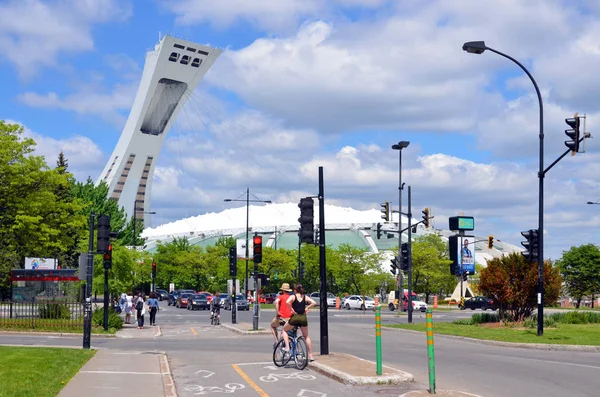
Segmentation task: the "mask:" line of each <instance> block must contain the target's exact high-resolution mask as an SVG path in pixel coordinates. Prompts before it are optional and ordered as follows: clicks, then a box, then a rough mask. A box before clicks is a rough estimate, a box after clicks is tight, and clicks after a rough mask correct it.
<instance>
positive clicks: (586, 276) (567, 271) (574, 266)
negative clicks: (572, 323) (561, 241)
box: [556, 244, 600, 308]
mask: <svg viewBox="0 0 600 397" xmlns="http://www.w3.org/2000/svg"><path fill="white" fill-rule="evenodd" d="M556 265H557V266H558V267H559V269H560V273H561V275H562V277H563V280H564V282H565V289H566V290H567V293H568V294H569V295H570V296H572V297H573V298H575V300H576V301H577V304H576V307H577V308H579V305H580V304H581V298H583V297H584V296H588V295H594V294H598V293H600V248H599V247H598V246H597V245H594V244H584V245H580V246H579V247H571V249H569V250H568V251H563V255H562V257H561V258H560V259H559V260H558V261H556Z"/></svg>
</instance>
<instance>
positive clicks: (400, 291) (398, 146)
mask: <svg viewBox="0 0 600 397" xmlns="http://www.w3.org/2000/svg"><path fill="white" fill-rule="evenodd" d="M408 145H410V142H409V141H400V142H398V143H396V144H393V145H392V149H394V150H397V151H398V264H400V263H402V189H403V186H402V149H405V148H407V147H408ZM398 275H399V276H400V281H401V282H400V286H399V288H398V287H397V288H396V299H398V307H399V308H400V310H401V308H402V297H403V296H404V283H403V282H402V270H401V269H400V268H398ZM396 285H398V284H396Z"/></svg>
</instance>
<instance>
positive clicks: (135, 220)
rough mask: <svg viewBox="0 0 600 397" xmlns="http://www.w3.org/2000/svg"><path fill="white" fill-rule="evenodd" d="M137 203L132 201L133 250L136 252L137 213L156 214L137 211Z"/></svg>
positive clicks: (141, 210)
mask: <svg viewBox="0 0 600 397" xmlns="http://www.w3.org/2000/svg"><path fill="white" fill-rule="evenodd" d="M137 204H138V201H137V199H136V200H134V202H133V244H132V245H133V250H134V251H135V250H136V247H137V234H136V225H137V220H138V219H137V214H138V212H141V213H142V214H150V215H155V214H156V212H155V211H144V210H143V209H139V208H138V207H137Z"/></svg>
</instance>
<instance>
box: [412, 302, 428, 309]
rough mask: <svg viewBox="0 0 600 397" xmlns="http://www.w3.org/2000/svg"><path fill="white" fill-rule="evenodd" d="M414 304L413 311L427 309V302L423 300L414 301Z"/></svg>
mask: <svg viewBox="0 0 600 397" xmlns="http://www.w3.org/2000/svg"><path fill="white" fill-rule="evenodd" d="M412 304H413V311H416V310H419V311H421V312H426V311H427V303H425V302H423V301H415V300H413V301H412Z"/></svg>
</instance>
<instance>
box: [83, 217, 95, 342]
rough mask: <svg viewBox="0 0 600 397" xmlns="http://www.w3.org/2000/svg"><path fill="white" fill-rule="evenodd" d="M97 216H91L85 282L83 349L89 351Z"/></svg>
mask: <svg viewBox="0 0 600 397" xmlns="http://www.w3.org/2000/svg"><path fill="white" fill-rule="evenodd" d="M95 217H96V214H94V213H93V212H92V213H91V214H90V234H89V242H88V257H87V269H86V270H87V273H86V280H85V296H84V299H85V303H84V318H83V348H84V349H89V348H90V345H91V335H92V281H93V276H94V218H95Z"/></svg>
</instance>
